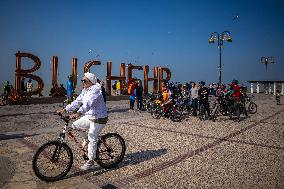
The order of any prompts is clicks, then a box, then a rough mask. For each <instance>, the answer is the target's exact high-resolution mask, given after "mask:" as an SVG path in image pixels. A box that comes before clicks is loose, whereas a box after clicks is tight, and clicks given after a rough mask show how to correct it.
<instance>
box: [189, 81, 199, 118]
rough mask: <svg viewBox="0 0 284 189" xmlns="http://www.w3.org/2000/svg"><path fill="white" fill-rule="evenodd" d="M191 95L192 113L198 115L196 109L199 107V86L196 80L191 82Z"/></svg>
mask: <svg viewBox="0 0 284 189" xmlns="http://www.w3.org/2000/svg"><path fill="white" fill-rule="evenodd" d="M190 95H191V106H192V115H193V116H197V112H196V110H197V108H198V87H197V85H196V83H195V82H192V83H191V89H190Z"/></svg>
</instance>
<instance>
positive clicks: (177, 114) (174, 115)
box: [170, 107, 182, 122]
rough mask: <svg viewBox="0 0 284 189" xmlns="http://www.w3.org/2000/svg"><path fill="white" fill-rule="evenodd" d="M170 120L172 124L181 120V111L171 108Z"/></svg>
mask: <svg viewBox="0 0 284 189" xmlns="http://www.w3.org/2000/svg"><path fill="white" fill-rule="evenodd" d="M170 118H171V120H172V121H173V122H180V121H181V118H182V111H180V110H179V109H178V108H176V107H172V109H171V110H170Z"/></svg>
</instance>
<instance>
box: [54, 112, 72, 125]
mask: <svg viewBox="0 0 284 189" xmlns="http://www.w3.org/2000/svg"><path fill="white" fill-rule="evenodd" d="M55 115H59V116H60V118H61V119H63V120H64V121H65V122H66V123H68V122H69V121H70V116H63V115H62V113H55Z"/></svg>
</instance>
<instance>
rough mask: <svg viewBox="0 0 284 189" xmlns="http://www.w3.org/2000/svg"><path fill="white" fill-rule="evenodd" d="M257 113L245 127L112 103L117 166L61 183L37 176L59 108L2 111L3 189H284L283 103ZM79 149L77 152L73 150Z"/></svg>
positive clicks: (74, 172)
mask: <svg viewBox="0 0 284 189" xmlns="http://www.w3.org/2000/svg"><path fill="white" fill-rule="evenodd" d="M254 101H255V102H256V103H257V105H258V112H257V113H256V114H253V115H249V117H248V118H246V119H245V120H242V121H241V122H235V121H233V120H229V118H228V117H219V118H218V119H217V121H216V122H212V121H210V120H205V121H200V120H199V119H198V118H195V117H189V118H187V119H185V120H183V121H182V122H172V121H170V120H168V119H165V118H161V119H159V120H156V119H153V118H152V117H151V115H150V114H149V113H146V112H139V111H136V112H128V101H125V100H122V101H108V102H107V106H108V110H109V118H110V119H109V120H110V121H109V122H108V124H107V127H106V128H105V129H104V130H103V133H107V132H117V133H119V134H120V135H122V136H123V137H124V139H125V141H126V145H127V151H126V155H125V158H124V160H123V162H122V163H121V164H120V165H119V166H118V167H117V168H115V169H111V170H105V169H103V168H100V167H99V166H98V165H97V166H96V168H95V169H94V170H93V171H87V172H82V171H80V170H79V167H80V165H81V164H82V163H83V160H82V158H81V157H79V156H78V155H77V154H78V153H76V152H77V151H78V150H77V149H76V147H74V145H73V144H72V143H68V144H70V146H72V150H73V153H74V156H75V160H74V164H73V168H72V169H71V171H70V172H69V173H68V175H67V176H66V177H65V178H64V179H63V180H61V181H57V182H52V183H46V182H43V181H41V180H40V179H38V178H37V177H36V176H35V175H34V173H33V171H32V167H31V164H32V157H33V154H34V152H35V150H36V149H37V148H38V147H39V146H40V145H41V144H43V143H45V142H47V141H48V140H52V139H56V138H57V136H58V133H59V132H60V131H61V128H62V126H63V121H62V120H60V119H59V118H58V116H56V115H53V112H54V111H55V110H56V109H58V108H60V106H61V104H59V103H58V104H36V105H22V106H1V107H0V188H3V189H4V188H5V189H8V188H11V189H17V188H24V189H29V188H52V189H55V188H257V189H259V188H265V189H267V188H282V189H283V188H284V104H283V103H282V105H278V106H277V105H276V102H275V98H274V96H266V95H256V97H255V98H254ZM73 147H74V148H73Z"/></svg>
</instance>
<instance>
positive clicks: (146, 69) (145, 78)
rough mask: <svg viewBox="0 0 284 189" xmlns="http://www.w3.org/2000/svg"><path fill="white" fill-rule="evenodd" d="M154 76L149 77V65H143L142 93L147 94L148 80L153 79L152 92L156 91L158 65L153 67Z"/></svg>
mask: <svg viewBox="0 0 284 189" xmlns="http://www.w3.org/2000/svg"><path fill="white" fill-rule="evenodd" d="M153 71H154V77H153V78H149V66H148V65H146V66H144V93H145V94H148V82H149V81H154V84H153V93H157V92H158V67H156V66H155V67H154V69H153Z"/></svg>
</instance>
